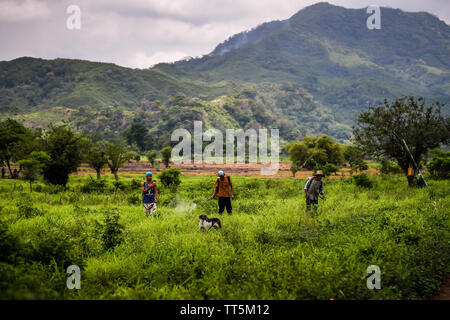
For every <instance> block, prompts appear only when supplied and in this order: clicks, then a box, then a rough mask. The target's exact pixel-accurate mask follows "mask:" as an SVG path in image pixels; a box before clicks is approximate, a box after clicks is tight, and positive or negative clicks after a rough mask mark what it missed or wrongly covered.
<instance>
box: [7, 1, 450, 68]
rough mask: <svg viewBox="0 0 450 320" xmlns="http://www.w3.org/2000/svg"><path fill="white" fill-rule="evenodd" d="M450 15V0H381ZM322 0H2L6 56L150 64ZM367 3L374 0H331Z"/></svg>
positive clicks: (209, 46) (207, 48)
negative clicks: (77, 13)
mask: <svg viewBox="0 0 450 320" xmlns="http://www.w3.org/2000/svg"><path fill="white" fill-rule="evenodd" d="M377 1H378V2H376V4H377V5H380V6H386V5H388V6H391V7H396V8H402V9H403V10H405V11H419V10H421V11H428V12H431V13H435V14H438V15H439V17H440V18H441V19H444V20H446V21H449V17H450V12H449V11H450V7H449V4H450V1H448V0H428V1H426V2H425V1H413V0H377ZM316 2H318V1H315V0H127V1H125V0H123V1H122V0H95V1H92V0H47V1H45V2H44V0H0V42H1V43H8V45H7V46H2V50H1V51H0V60H5V59H6V60H10V59H14V58H17V57H20V56H24V55H29V56H35V57H42V58H47V59H53V58H57V57H63V58H75V59H87V60H93V61H104V62H113V63H116V64H119V65H123V66H129V67H137V68H147V67H149V66H150V65H153V64H155V63H158V62H168V61H175V60H177V59H180V58H183V57H185V56H201V55H204V54H208V53H210V52H211V51H212V50H213V49H214V48H215V46H217V45H218V44H219V43H221V42H223V41H224V40H226V39H227V38H228V37H230V36H232V35H234V34H236V33H239V32H241V31H245V30H249V29H251V28H253V27H255V26H257V25H259V24H261V23H263V22H267V21H272V20H281V19H287V18H289V17H291V16H292V15H293V14H295V13H297V12H298V11H299V10H301V9H302V8H304V7H305V6H308V5H311V4H313V3H316ZM330 2H332V3H333V4H335V5H340V6H345V7H348V8H364V7H367V6H368V5H370V4H373V3H372V2H373V1H372V0H330ZM71 4H76V5H78V6H79V7H80V9H81V25H82V28H81V30H76V31H69V30H67V28H66V19H67V17H68V15H67V14H66V8H67V6H69V5H71Z"/></svg>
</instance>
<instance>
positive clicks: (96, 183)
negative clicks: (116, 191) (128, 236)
mask: <svg viewBox="0 0 450 320" xmlns="http://www.w3.org/2000/svg"><path fill="white" fill-rule="evenodd" d="M106 185H107V182H106V180H104V179H101V180H97V179H94V178H92V176H89V179H88V181H87V182H86V183H85V184H83V185H82V186H81V187H80V190H81V192H83V193H91V192H104V191H105V188H106Z"/></svg>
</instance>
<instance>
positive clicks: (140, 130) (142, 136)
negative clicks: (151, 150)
mask: <svg viewBox="0 0 450 320" xmlns="http://www.w3.org/2000/svg"><path fill="white" fill-rule="evenodd" d="M126 138H127V142H128V144H130V145H131V144H133V143H136V145H137V146H138V147H139V149H140V151H144V150H146V149H147V146H149V145H150V142H151V141H150V137H149V135H148V128H147V127H146V126H145V125H144V124H142V123H140V122H139V123H134V124H133V125H131V127H130V128H129V129H128V130H127V132H126Z"/></svg>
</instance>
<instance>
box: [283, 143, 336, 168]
mask: <svg viewBox="0 0 450 320" xmlns="http://www.w3.org/2000/svg"><path fill="white" fill-rule="evenodd" d="M285 150H286V152H287V153H288V154H289V159H290V160H291V162H293V163H300V165H301V166H305V167H307V168H311V169H312V168H314V167H317V166H325V165H326V164H327V163H330V164H335V165H338V164H341V163H342V162H343V161H344V156H343V147H342V146H341V145H340V144H339V143H337V142H336V141H334V140H333V139H332V138H331V137H329V136H327V135H322V136H319V137H311V136H306V137H304V138H303V140H302V141H301V142H299V141H294V142H291V143H289V144H287V145H286V147H285ZM330 168H331V167H330Z"/></svg>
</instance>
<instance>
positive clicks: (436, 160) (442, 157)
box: [427, 148, 450, 179]
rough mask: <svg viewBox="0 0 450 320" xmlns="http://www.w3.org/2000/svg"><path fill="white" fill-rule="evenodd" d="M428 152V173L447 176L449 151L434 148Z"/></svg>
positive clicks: (448, 173) (448, 172) (449, 169)
mask: <svg viewBox="0 0 450 320" xmlns="http://www.w3.org/2000/svg"><path fill="white" fill-rule="evenodd" d="M430 154H431V156H432V159H431V161H430V162H428V165H427V167H428V170H429V171H430V173H431V174H432V175H433V176H435V177H439V178H443V179H445V178H447V177H448V176H449V175H450V151H448V152H443V151H442V150H441V149H437V148H436V149H433V150H431V152H430Z"/></svg>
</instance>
